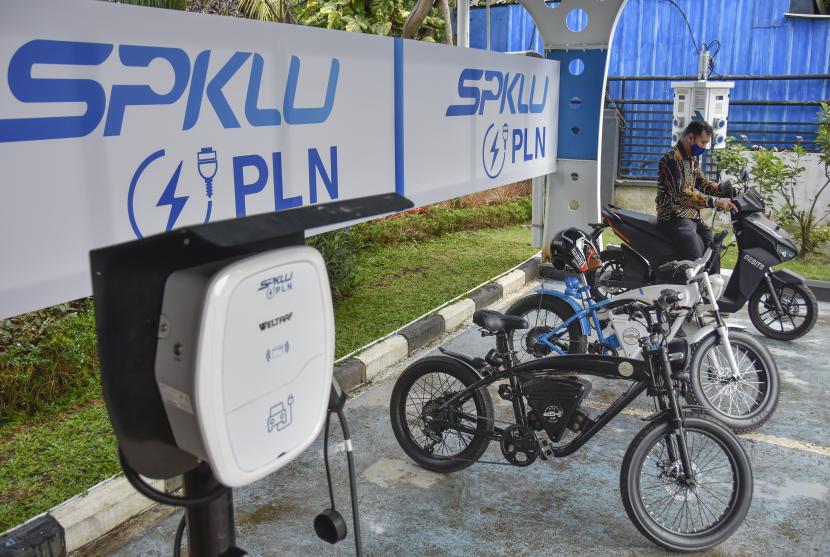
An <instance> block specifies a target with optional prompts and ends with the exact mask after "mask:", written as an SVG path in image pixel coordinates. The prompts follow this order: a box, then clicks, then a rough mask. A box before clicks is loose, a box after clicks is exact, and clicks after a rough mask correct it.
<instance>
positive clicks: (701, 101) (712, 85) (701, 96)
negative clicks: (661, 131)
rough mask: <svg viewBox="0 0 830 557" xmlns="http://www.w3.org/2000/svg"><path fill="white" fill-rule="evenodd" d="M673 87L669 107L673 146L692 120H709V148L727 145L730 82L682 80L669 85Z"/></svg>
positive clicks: (719, 147) (732, 83) (732, 85)
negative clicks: (672, 105) (672, 97)
mask: <svg viewBox="0 0 830 557" xmlns="http://www.w3.org/2000/svg"><path fill="white" fill-rule="evenodd" d="M671 86H672V89H674V107H673V110H672V145H674V144H675V143H677V142H678V141H679V140H680V138H681V137H682V135H683V131H684V130H685V129H686V126H688V125H689V124H690V123H691V122H693V121H695V120H701V121H704V122H708V123H709V124H710V125H711V126H712V128H713V129H714V133H713V134H712V141H711V142H710V144H709V145H708V146H707V148H710V149H722V148H723V147H726V128H727V123H728V115H729V92H730V91H731V90H732V88H733V87H734V86H735V83H734V82H731V81H683V82H674V83H672V84H671Z"/></svg>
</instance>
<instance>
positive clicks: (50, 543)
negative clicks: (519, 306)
mask: <svg viewBox="0 0 830 557" xmlns="http://www.w3.org/2000/svg"><path fill="white" fill-rule="evenodd" d="M538 276H539V259H538V257H534V258H531V259H529V260H527V261H525V262H524V263H522V264H521V265H519V266H517V267H515V268H514V269H511V270H510V271H508V272H506V273H503V274H502V275H499V276H498V277H495V278H494V279H493V280H491V281H489V282H487V283H485V284H484V285H482V286H480V287H477V288H475V289H473V290H471V291H470V292H468V293H467V294H465V295H463V296H462V297H460V298H459V299H458V300H457V301H455V302H453V303H452V304H448V305H445V306H441V307H440V308H436V309H435V310H433V311H432V312H430V314H428V315H426V316H424V317H422V318H420V319H418V320H416V321H414V322H412V323H410V324H408V325H406V326H404V327H402V328H400V329H398V330H397V331H394V332H393V333H391V334H390V335H388V336H387V337H384V338H382V339H380V340H378V341H375V342H373V343H371V344H369V345H367V346H365V347H363V348H362V349H360V350H359V351H357V352H355V353H354V355H352V356H351V357H348V359H346V360H345V361H342V362H340V363H339V364H338V365H336V366H335V368H334V376H335V377H336V378H337V380H338V381H339V382H340V385H341V387H342V388H343V390H344V391H346V392H351V391H354V390H355V389H357V388H358V387H360V386H362V385H364V384H367V383H370V382H371V381H372V379H373V378H374V377H375V376H376V375H377V374H378V373H380V372H381V371H382V370H383V369H385V368H386V367H388V366H390V365H393V364H395V363H397V362H399V361H400V360H402V359H404V358H406V357H407V356H408V355H410V354H411V353H412V352H414V351H415V350H417V349H419V348H422V347H423V346H425V345H427V344H429V343H430V342H432V341H434V340H436V339H438V338H440V337H441V335H443V334H444V333H446V332H449V331H451V330H452V329H455V328H457V327H458V326H460V325H461V324H462V323H464V321H465V320H466V319H469V318H470V317H472V315H473V313H474V312H475V311H476V310H479V309H482V308H484V307H487V306H489V305H491V304H493V303H495V302H497V301H499V300H501V299H502V298H504V297H505V296H507V295H509V294H511V293H513V292H515V291H517V290H518V289H520V288H521V287H522V286H524V285H525V284H527V283H528V282H530V281H533V280H535V279H536V278H538ZM148 482H149V483H151V484H152V485H153V486H154V487H156V488H157V489H164V490H165V491H166V492H167V493H172V492H174V491H176V490H177V489H179V488H180V487H181V485H180V479H179V478H173V479H172V480H148ZM155 504H156V503H154V502H153V501H150V500H149V499H147V498H145V497H144V496H143V495H141V494H139V493H138V492H137V491H135V490H134V489H133V488H132V486H130V485H129V482H127V480H126V478H124V477H123V475H120V474H119V475H116V476H113V477H111V478H108V479H106V480H104V481H103V482H101V483H99V484H98V485H96V486H93V487H91V488H90V489H88V490H87V491H86V492H84V493H81V494H79V495H76V496H75V497H72V498H71V499H68V500H67V501H64V502H63V503H61V504H60V505H58V506H56V507H54V508H53V509H51V510H49V511H48V512H46V513H43V514H41V515H38V516H36V517H34V518H32V519H30V520H28V521H27V522H25V523H23V524H21V525H20V526H17V527H16V528H12V529H11V530H9V531H7V532H5V533H3V534H2V535H0V557H29V556H32V557H35V556H36V557H59V556H63V555H66V554H68V553H71V552H73V551H76V550H78V549H81V548H82V547H84V546H85V545H87V544H88V543H90V542H93V541H95V540H97V539H99V538H101V537H103V536H105V535H106V534H108V533H109V532H111V531H112V530H114V529H115V528H116V527H118V526H120V525H121V524H123V523H125V522H127V521H128V520H130V519H131V518H133V517H135V516H137V515H139V514H141V513H142V512H144V511H146V510H148V509H149V508H150V507H152V506H154V505H155Z"/></svg>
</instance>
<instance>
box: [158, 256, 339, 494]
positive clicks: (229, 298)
mask: <svg viewBox="0 0 830 557" xmlns="http://www.w3.org/2000/svg"><path fill="white" fill-rule="evenodd" d="M333 364H334V313H333V309H332V302H331V292H330V290H329V281H328V274H327V272H326V267H325V264H324V262H323V259H322V257H321V256H320V254H319V253H318V252H317V251H316V250H314V249H312V248H310V247H307V246H294V247H286V248H282V249H277V250H272V251H269V252H265V253H261V254H258V255H255V256H252V257H248V258H245V259H239V260H235V261H232V262H230V263H228V261H227V260H226V261H225V262H219V263H210V264H207V265H201V266H198V267H192V268H188V269H184V270H181V271H176V272H174V273H172V274H171V275H170V276H169V277H168V279H167V282H166V284H165V288H164V301H163V304H162V315H161V320H160V326H159V338H158V343H157V351H156V369H155V373H156V382H157V385H158V388H159V393H160V394H161V398H162V401H163V403H164V407H165V411H166V413H167V417H168V420H169V422H170V426H171V429H172V430H173V435H174V437H175V440H176V444H177V445H178V446H179V447H180V448H181V449H183V450H185V451H187V452H189V453H191V454H192V455H194V456H196V457H197V458H199V459H201V460H204V461H206V462H208V463H209V464H210V466H211V469H212V470H213V473H214V474H215V475H216V477H217V478H218V479H219V481H220V482H221V483H223V484H224V485H227V486H230V487H237V486H241V485H245V484H248V483H251V482H253V481H255V480H257V479H260V478H262V477H264V476H266V475H268V474H270V473H272V472H274V471H276V470H278V469H279V468H281V467H282V466H284V465H285V464H287V463H288V462H290V461H291V460H293V458H294V457H296V456H297V455H298V454H299V453H300V452H302V451H303V450H304V449H305V448H306V447H308V445H309V444H311V442H312V441H314V439H315V438H316V437H317V435H318V433H319V432H320V429H321V428H322V425H323V422H324V420H325V415H326V411H327V408H328V402H329V393H330V390H331V380H332V369H333Z"/></svg>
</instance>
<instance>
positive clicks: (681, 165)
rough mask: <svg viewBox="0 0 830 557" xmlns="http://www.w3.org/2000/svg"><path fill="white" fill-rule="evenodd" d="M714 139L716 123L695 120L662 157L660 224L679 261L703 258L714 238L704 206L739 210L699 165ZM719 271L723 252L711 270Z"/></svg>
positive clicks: (658, 185)
mask: <svg viewBox="0 0 830 557" xmlns="http://www.w3.org/2000/svg"><path fill="white" fill-rule="evenodd" d="M711 139H712V126H710V125H709V124H707V123H706V122H692V123H691V124H689V126H688V127H687V128H686V130H685V131H684V132H683V137H681V138H680V141H678V142H677V145H675V146H674V148H673V149H672V150H671V151H669V152H668V153H666V154H665V155H663V158H662V159H660V165H659V167H658V171H657V174H658V176H657V199H656V202H657V224H658V226H659V227H660V229H661V230H662V231H663V232H664V233H665V234H666V235H667V236H668V237H669V238H671V241H672V243H673V244H674V249H675V252H676V253H677V259H678V260H683V259H688V260H691V261H694V260H695V259H700V258H701V257H702V256H703V252H704V250H705V248H706V246H708V245H709V242H711V241H712V238H713V234H712V231H711V230H710V229H709V228H707V226H706V225H705V224H703V220H702V219H701V218H700V210H701V209H704V208H710V209H712V208H718V209H721V210H723V211H732V210H734V209H735V205H734V204H733V203H732V201H731V200H730V199H729V198H728V197H718V196H717V194H718V193H719V189H720V184H717V183H715V182H710V181H709V180H707V179H706V176H704V175H703V172H702V171H701V170H700V167H699V166H698V162H697V157H698V156H699V155H702V154H703V153H705V152H706V145H707V144H708V143H709V140H711ZM701 240H702V241H701ZM718 272H720V254H718V256H717V257H716V258H715V261H714V264H713V266H712V269H711V270H710V273H718Z"/></svg>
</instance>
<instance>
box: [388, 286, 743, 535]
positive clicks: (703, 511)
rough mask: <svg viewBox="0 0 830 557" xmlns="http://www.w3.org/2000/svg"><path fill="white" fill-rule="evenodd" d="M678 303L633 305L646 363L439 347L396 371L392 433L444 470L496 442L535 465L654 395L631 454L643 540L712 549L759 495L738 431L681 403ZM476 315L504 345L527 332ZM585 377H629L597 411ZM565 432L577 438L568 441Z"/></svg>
mask: <svg viewBox="0 0 830 557" xmlns="http://www.w3.org/2000/svg"><path fill="white" fill-rule="evenodd" d="M679 299H680V295H679V294H678V293H677V292H675V291H672V290H665V291H663V293H662V294H661V296H660V297H659V298H658V299H657V300H656V301H655V303H654V304H653V305H649V304H645V303H643V302H641V301H635V302H632V303H631V306H630V308H631V309H630V311H631V316H632V318H635V319H642V320H643V322H644V324H645V325H646V327H647V330H648V331H649V335H648V336H647V337H645V338H643V339H641V342H642V344H643V348H644V359H643V360H634V359H629V358H623V357H618V356H608V355H599V354H591V355H566V356H558V357H555V358H543V359H539V360H532V361H529V362H525V363H522V364H518V365H515V366H514V365H513V364H512V358H511V354H510V353H509V352H506V353H505V352H499V351H498V350H496V349H493V350H490V352H489V353H488V354H487V356H486V357H485V358H483V359H482V358H470V357H467V356H464V355H462V354H457V353H453V352H449V351H446V350H444V349H443V348H442V349H441V351H442V352H443V355H441V356H430V357H427V358H423V359H421V360H418V361H417V362H415V363H414V364H412V365H410V366H409V367H408V368H407V369H406V370H405V371H404V372H403V373H402V374H401V376H400V377H399V378H398V381H397V382H396V384H395V387H394V390H393V391H392V400H391V408H390V415H391V420H392V429H393V431H394V432H395V437H396V438H397V439H398V442H399V443H400V445H401V447H402V448H403V450H404V452H406V454H407V455H409V457H410V458H412V460H414V461H415V462H416V463H417V464H419V465H420V466H422V467H424V468H426V469H428V470H433V471H436V472H455V471H458V470H462V469H464V468H466V467H468V466H470V465H472V464H473V463H475V462H477V461H478V460H479V459H480V458H481V456H482V455H483V454H484V452H485V451H486V450H487V446H488V445H489V443H490V441H497V442H499V443H500V446H501V451H502V454H503V455H504V458H505V459H506V460H507V462H509V463H510V464H513V465H516V466H528V465H530V464H532V463H533V462H535V461H536V460H537V458H541V459H543V460H546V459H548V458H551V457H557V458H558V457H564V456H568V455H570V454H572V453H574V452H575V451H577V450H578V449H579V448H580V447H581V446H582V445H584V444H585V443H586V442H587V441H588V440H589V439H591V437H593V436H594V435H595V434H596V433H597V432H598V431H599V430H600V429H602V428H603V427H604V426H605V425H606V424H608V422H610V421H611V420H612V419H613V418H614V417H615V416H616V415H617V414H619V413H620V411H622V410H623V409H624V408H625V407H626V406H628V405H629V404H630V403H631V402H632V401H633V400H634V399H636V398H637V397H638V396H639V395H640V394H642V393H643V392H646V393H647V394H648V395H649V396H651V397H653V399H654V402H655V406H656V411H655V413H654V414H653V415H652V416H650V417H649V418H648V419H647V422H648V423H647V425H646V426H645V427H644V428H643V429H642V430H641V431H640V432H639V433H638V434H637V436H636V437H635V438H634V440H633V441H632V442H631V444H630V445H629V447H628V450H627V451H626V454H625V457H624V459H623V463H622V469H621V471H620V491H621V492H622V500H623V504H624V505H625V509H626V512H627V513H628V516H629V517H630V518H631V521H632V522H633V523H634V525H635V526H636V527H637V528H638V529H639V530H640V532H642V534H643V535H645V536H646V537H647V538H649V539H650V540H651V541H653V542H654V543H657V544H658V545H661V546H663V547H664V548H666V549H669V550H672V551H702V550H705V549H708V548H711V547H713V546H715V545H717V544H719V543H721V542H722V541H724V540H725V539H727V538H728V537H729V536H730V535H732V533H733V532H734V531H735V530H736V529H737V528H738V526H740V525H741V523H742V522H743V519H744V517H745V516H746V513H747V511H748V509H749V505H750V502H751V500H752V469H751V466H750V463H749V459H748V458H747V456H746V453H745V452H744V450H743V448H742V447H741V445H740V443H739V442H738V439H737V438H736V437H735V435H734V434H733V433H732V432H731V431H729V430H728V429H727V428H725V427H724V426H722V425H720V424H719V423H718V422H716V421H715V420H712V419H710V418H708V417H707V416H706V414H705V412H704V411H703V410H702V409H701V408H699V407H685V408H684V407H681V406H680V403H679V401H678V393H677V389H676V386H675V383H676V381H677V380H676V378H675V375H676V374H678V373H682V371H683V370H684V369H685V365H686V362H685V360H686V359H687V358H688V352H687V351H685V350H681V351H678V352H677V353H674V350H671V349H670V346H668V343H667V342H666V340H665V337H666V333H667V332H668V330H669V329H668V326H667V322H666V320H665V314H666V312H667V310H668V308H669V307H671V306H672V305H673V304H675V303H677V302H678V301H680V300H679ZM655 310H656V311H655ZM652 311H654V314H653V315H655V316H656V317H654V318H652V314H651V312H652ZM473 321H474V322H475V323H476V324H477V325H478V326H479V327H481V328H482V335H485V336H497V337H499V339H501V340H502V341H503V340H504V336H505V335H506V334H508V332H509V331H511V330H513V329H523V328H527V327H528V324H527V322H526V321H525V320H524V319H522V318H520V317H515V316H509V315H502V314H500V313H498V312H495V311H489V310H479V311H477V312H476V313H475V315H474V316H473ZM498 345H500V346H505V345H506V344H505V343H504V342H500V343H498ZM673 346H674V345H672V346H671V347H673ZM678 370H679V371H678ZM586 375H593V376H597V377H601V378H605V379H620V380H626V381H631V382H632V383H633V384H632V385H631V386H630V387H629V388H628V389H627V390H626V391H625V392H624V393H623V394H622V395H621V396H620V397H619V398H618V399H617V400H616V401H614V402H613V403H612V404H611V405H610V406H609V407H608V408H607V409H606V410H605V411H604V412H602V413H600V414H599V415H596V416H591V415H590V414H589V413H588V412H587V411H586V410H584V409H583V408H582V401H583V400H584V399H585V397H586V396H587V395H588V394H589V393H590V391H591V383H590V382H589V381H588V380H586V379H585V378H584V376H586ZM500 381H503V382H504V383H502V384H501V385H499V386H498V394H499V396H500V397H501V398H503V399H505V400H508V401H510V402H511V403H512V405H513V412H514V419H515V423H513V424H510V425H509V426H508V427H505V428H501V427H497V426H496V422H495V419H494V412H493V402H492V399H491V397H490V393H489V391H488V386H489V385H491V384H494V383H496V382H500ZM568 431H571V432H573V433H574V434H575V437H573V439H571V440H569V441H567V442H565V441H563V439H564V438H565V436H566V435H567V433H568ZM541 432H544V433H541ZM545 435H546V436H547V439H545V438H544V437H545ZM560 441H561V443H560Z"/></svg>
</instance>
